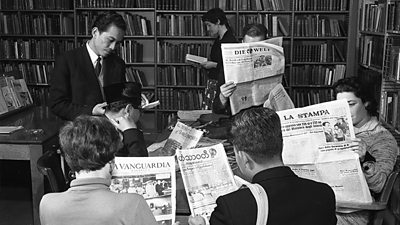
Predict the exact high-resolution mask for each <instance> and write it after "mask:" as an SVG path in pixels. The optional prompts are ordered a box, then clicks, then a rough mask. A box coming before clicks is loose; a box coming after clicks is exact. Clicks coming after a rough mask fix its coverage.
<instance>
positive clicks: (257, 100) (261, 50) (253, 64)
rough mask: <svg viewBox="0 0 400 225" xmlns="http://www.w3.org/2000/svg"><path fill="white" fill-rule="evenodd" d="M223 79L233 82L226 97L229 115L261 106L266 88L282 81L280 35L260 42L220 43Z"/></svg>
mask: <svg viewBox="0 0 400 225" xmlns="http://www.w3.org/2000/svg"><path fill="white" fill-rule="evenodd" d="M221 48H222V59H223V62H224V74H225V81H226V82H229V81H233V82H235V83H236V90H235V91H234V92H233V94H232V95H231V97H229V101H230V105H231V111H232V114H233V115H234V114H236V113H238V112H239V111H240V110H241V109H244V108H248V107H250V106H253V105H262V104H264V102H265V101H266V100H267V99H268V96H269V93H270V91H271V90H272V89H273V88H274V87H275V86H276V85H277V84H280V83H281V82H282V74H283V73H284V72H285V55H284V54H283V48H282V37H278V38H271V39H268V40H265V41H262V42H253V43H240V44H238V43H235V44H222V45H221Z"/></svg>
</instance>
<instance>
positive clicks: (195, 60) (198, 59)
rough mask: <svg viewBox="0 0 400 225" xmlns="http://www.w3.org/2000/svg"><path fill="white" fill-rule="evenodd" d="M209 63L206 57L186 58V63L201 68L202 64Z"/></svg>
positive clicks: (188, 56) (189, 55) (190, 56)
mask: <svg viewBox="0 0 400 225" xmlns="http://www.w3.org/2000/svg"><path fill="white" fill-rule="evenodd" d="M207 61H208V59H207V58H205V57H201V56H197V55H192V54H186V57H185V62H186V63H189V64H192V65H195V66H199V65H200V64H201V63H205V62H207Z"/></svg>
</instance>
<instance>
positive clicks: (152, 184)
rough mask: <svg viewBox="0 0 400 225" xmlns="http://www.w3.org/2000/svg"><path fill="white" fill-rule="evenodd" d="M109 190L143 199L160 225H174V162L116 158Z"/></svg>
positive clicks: (145, 158) (151, 158) (166, 159)
mask: <svg viewBox="0 0 400 225" xmlns="http://www.w3.org/2000/svg"><path fill="white" fill-rule="evenodd" d="M110 189H111V190H112V191H114V192H117V193H121V192H123V193H136V194H139V195H142V196H143V197H144V198H145V199H146V202H147V204H148V205H149V207H150V210H151V211H152V212H153V215H154V217H155V218H156V221H157V222H158V223H159V224H168V225H171V224H173V223H174V222H175V211H176V203H175V201H176V179H175V159H174V157H173V156H164V157H116V158H115V165H114V168H113V172H112V181H111V186H110Z"/></svg>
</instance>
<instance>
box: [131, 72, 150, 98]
mask: <svg viewBox="0 0 400 225" xmlns="http://www.w3.org/2000/svg"><path fill="white" fill-rule="evenodd" d="M125 78H126V81H130V82H137V83H139V84H141V85H142V87H147V86H148V85H149V84H148V83H147V79H146V75H145V74H144V72H143V71H142V70H139V69H135V68H133V67H127V68H126V73H125ZM149 100H150V99H149Z"/></svg>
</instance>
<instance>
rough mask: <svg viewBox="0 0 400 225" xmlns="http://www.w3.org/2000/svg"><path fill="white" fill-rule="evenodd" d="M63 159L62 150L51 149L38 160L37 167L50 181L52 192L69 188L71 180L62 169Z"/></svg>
mask: <svg viewBox="0 0 400 225" xmlns="http://www.w3.org/2000/svg"><path fill="white" fill-rule="evenodd" d="M61 160H62V159H61V154H60V152H58V151H57V150H49V151H46V152H45V153H44V154H43V155H42V156H41V157H40V158H39V159H38V161H37V168H38V170H39V172H40V173H41V174H43V175H44V176H45V177H46V178H47V180H48V181H49V184H50V190H51V192H62V191H65V190H67V189H68V188H69V180H68V179H66V177H65V176H64V173H63V170H62V169H61Z"/></svg>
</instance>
